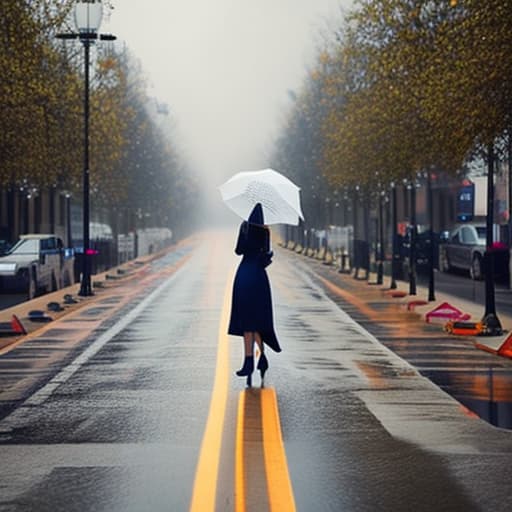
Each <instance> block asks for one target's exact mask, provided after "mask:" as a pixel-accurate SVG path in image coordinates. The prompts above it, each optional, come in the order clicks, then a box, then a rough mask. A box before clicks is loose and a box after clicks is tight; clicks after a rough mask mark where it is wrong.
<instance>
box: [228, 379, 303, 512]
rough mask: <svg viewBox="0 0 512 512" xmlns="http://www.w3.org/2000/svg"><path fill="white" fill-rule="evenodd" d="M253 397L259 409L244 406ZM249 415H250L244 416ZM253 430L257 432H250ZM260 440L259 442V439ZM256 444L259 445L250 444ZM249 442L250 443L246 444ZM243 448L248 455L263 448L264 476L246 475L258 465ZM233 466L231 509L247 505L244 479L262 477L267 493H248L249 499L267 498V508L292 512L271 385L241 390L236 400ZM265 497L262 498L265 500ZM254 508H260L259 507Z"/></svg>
mask: <svg viewBox="0 0 512 512" xmlns="http://www.w3.org/2000/svg"><path fill="white" fill-rule="evenodd" d="M250 400H253V401H255V402H256V404H258V401H259V404H258V405H260V409H259V410H258V409H256V410H254V408H251V407H246V406H247V401H250ZM248 416H250V417H248ZM248 420H249V421H250V422H251V427H252V430H253V432H251V435H250V439H249V440H247V434H246V423H247V421H248ZM254 430H256V431H258V430H260V431H261V435H259V434H260V432H254ZM260 439H261V441H260ZM255 440H256V443H257V444H259V446H254V444H255ZM249 443H251V444H252V446H248V444H249ZM246 448H249V450H250V451H251V453H252V454H254V453H255V452H257V451H258V450H262V451H263V454H262V455H263V459H264V473H265V474H264V475H254V474H253V475H250V473H251V471H252V472H258V471H260V469H261V468H260V467H259V466H258V464H257V463H256V464H251V460H250V459H249V458H248V457H245V451H246ZM235 464H236V467H235V512H245V511H246V509H247V507H246V503H247V498H248V497H247V486H246V480H247V478H248V477H249V478H251V479H252V480H258V479H259V478H260V479H261V477H263V478H265V480H266V489H267V496H266V497H263V496H259V497H258V496H251V497H250V499H251V501H252V502H254V500H255V499H256V500H257V499H258V498H259V499H260V500H261V501H268V509H269V510H270V511H272V512H294V511H295V500H294V497H293V489H292V484H291V481H290V475H289V473H288V464H287V462H286V453H285V450H284V444H283V438H282V435H281V424H280V421H279V410H278V407H277V397H276V392H275V390H274V389H273V388H262V389H255V390H247V391H242V392H241V393H240V397H239V400H238V421H237V431H236V462H235ZM265 498H266V499H265ZM258 510H264V507H263V506H260V507H258Z"/></svg>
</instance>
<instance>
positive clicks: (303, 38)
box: [102, 0, 351, 186]
mask: <svg viewBox="0 0 512 512" xmlns="http://www.w3.org/2000/svg"><path fill="white" fill-rule="evenodd" d="M350 3H351V2H350V1H349V0H145V1H144V2H139V1H136V0H114V10H113V11H112V13H111V14H110V19H108V20H106V21H105V22H104V24H103V25H102V31H112V33H114V34H115V35H117V36H118V38H119V39H120V40H121V41H125V42H126V44H127V46H128V47H129V48H130V49H131V51H132V52H133V53H134V54H135V56H136V57H137V58H139V59H140V61H141V63H142V67H143V69H144V71H145V72H146V74H147V77H148V78H149V83H150V85H151V86H150V88H149V91H148V92H149V94H150V95H151V96H156V97H157V98H158V99H159V100H160V101H163V102H166V103H167V104H168V105H169V108H170V110H171V114H172V115H173V117H174V118H175V119H176V122H177V130H178V131H177V134H178V135H179V143H180V146H181V147H182V149H183V150H184V153H185V155H186V156H187V160H188V161H190V163H191V164H192V166H193V167H194V168H195V169H196V170H198V171H199V172H200V173H201V175H202V176H208V177H209V178H210V179H211V182H212V183H211V185H212V186H216V185H219V184H220V183H221V182H222V181H224V179H225V178H227V177H229V176H230V175H232V174H234V173H235V172H238V171H240V170H254V169H258V168H261V167H264V166H266V165H268V162H267V161H266V158H265V157H266V151H267V152H268V150H269V149H270V147H271V142H272V139H273V136H274V135H275V134H276V133H277V132H278V126H279V123H280V122H281V120H282V118H283V113H284V111H285V108H286V106H287V104H288V101H289V100H288V96H287V90H289V89H297V88H298V87H299V86H300V83H301V80H302V77H303V76H304V74H305V72H306V69H307V65H308V63H311V61H312V56H313V55H314V53H315V45H316V43H317V42H318V41H319V39H320V36H319V33H320V32H321V31H323V32H326V30H327V26H328V24H329V19H331V20H332V19H333V18H336V19H339V17H340V15H339V6H340V5H344V6H347V5H349V4H350Z"/></svg>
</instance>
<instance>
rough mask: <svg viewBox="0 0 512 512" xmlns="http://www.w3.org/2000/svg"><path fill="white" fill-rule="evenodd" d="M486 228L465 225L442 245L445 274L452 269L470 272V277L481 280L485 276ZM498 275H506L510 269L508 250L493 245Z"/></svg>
mask: <svg viewBox="0 0 512 512" xmlns="http://www.w3.org/2000/svg"><path fill="white" fill-rule="evenodd" d="M485 248H486V226H485V225H479V224H464V225H462V226H458V227H457V228H455V229H454V230H453V231H452V232H451V234H450V236H449V238H448V240H447V241H446V242H445V243H443V244H441V245H440V249H439V261H440V268H441V270H442V271H443V272H449V271H450V270H451V269H452V268H457V269H462V270H469V274H470V276H471V277H472V278H473V279H475V280H480V279H482V278H483V276H484V268H483V264H484V255H485ZM493 252H494V255H495V258H494V261H495V265H494V270H495V274H496V275H505V274H506V273H507V269H508V250H507V248H506V247H505V246H503V245H502V244H500V243H499V242H498V243H495V244H494V245H493Z"/></svg>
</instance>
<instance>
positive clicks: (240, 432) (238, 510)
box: [235, 391, 245, 512]
mask: <svg viewBox="0 0 512 512" xmlns="http://www.w3.org/2000/svg"><path fill="white" fill-rule="evenodd" d="M244 426H245V391H242V392H241V393H240V397H239V399H238V417H237V425H236V444H235V448H236V455H235V512H245V476H244Z"/></svg>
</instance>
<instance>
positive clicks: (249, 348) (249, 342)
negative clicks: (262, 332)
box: [244, 331, 261, 357]
mask: <svg viewBox="0 0 512 512" xmlns="http://www.w3.org/2000/svg"><path fill="white" fill-rule="evenodd" d="M254 334H255V333H254V332H252V331H246V332H244V351H245V357H252V355H253V351H254ZM260 341H261V338H260Z"/></svg>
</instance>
